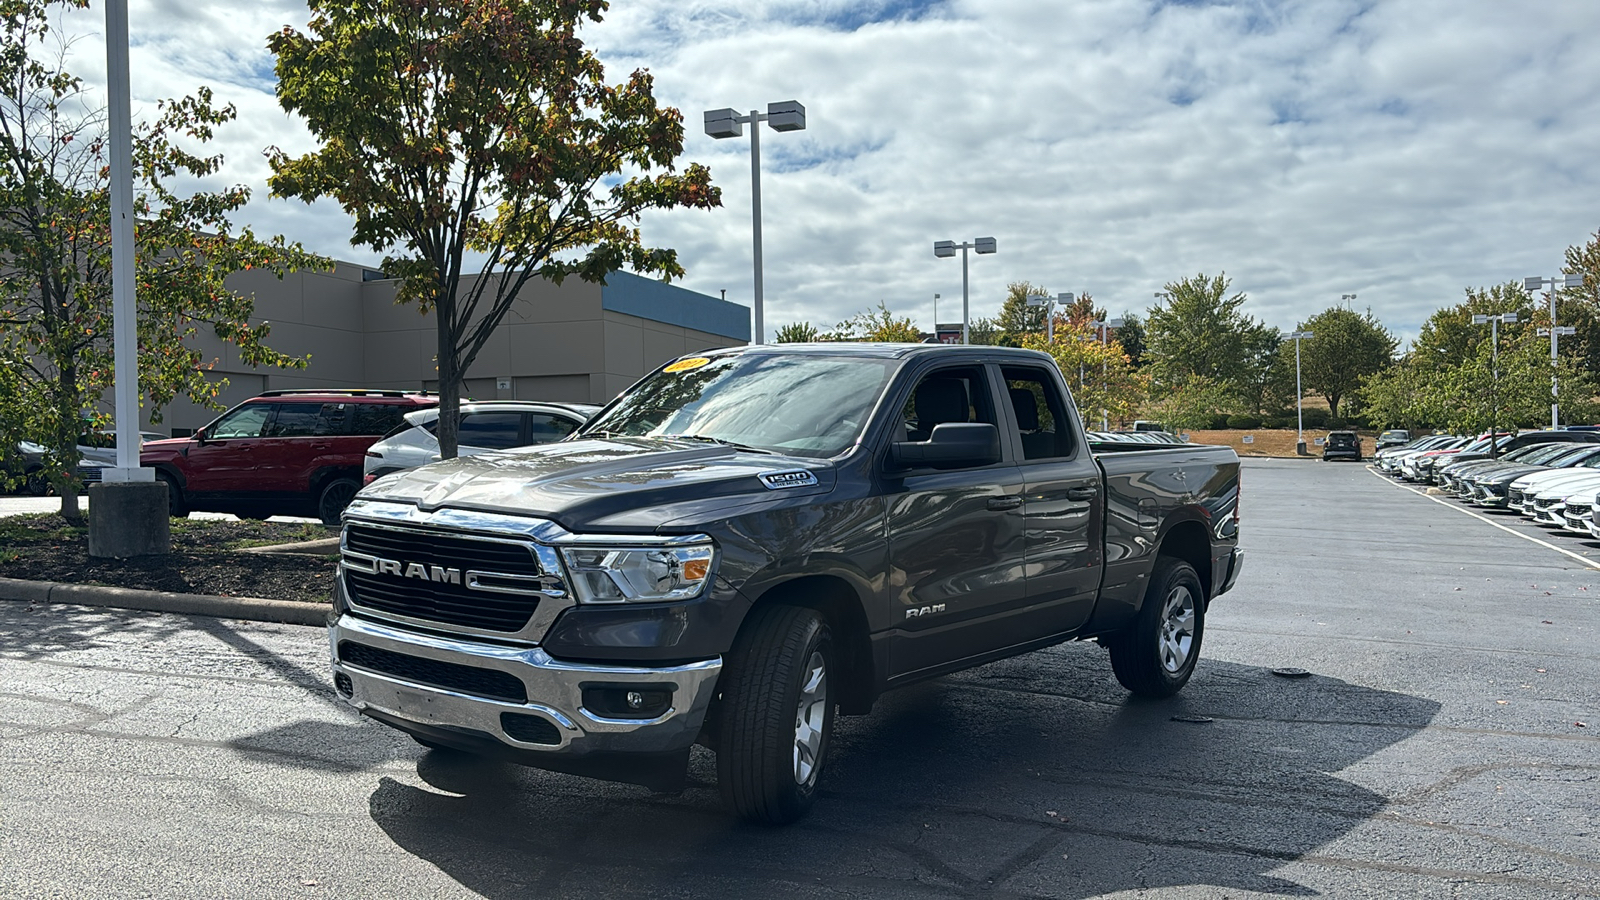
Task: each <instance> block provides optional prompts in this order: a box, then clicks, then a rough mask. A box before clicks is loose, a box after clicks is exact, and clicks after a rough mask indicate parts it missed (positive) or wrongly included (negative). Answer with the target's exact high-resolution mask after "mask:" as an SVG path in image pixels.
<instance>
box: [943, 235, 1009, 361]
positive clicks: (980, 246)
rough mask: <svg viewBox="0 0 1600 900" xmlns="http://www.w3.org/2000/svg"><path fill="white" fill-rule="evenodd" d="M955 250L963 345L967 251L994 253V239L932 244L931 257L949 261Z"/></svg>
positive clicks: (964, 339) (984, 238)
mask: <svg viewBox="0 0 1600 900" xmlns="http://www.w3.org/2000/svg"><path fill="white" fill-rule="evenodd" d="M957 250H960V251H961V343H963V344H965V343H967V338H968V334H967V331H968V321H969V318H968V315H967V251H968V250H976V251H978V252H979V253H993V252H994V251H995V242H994V238H992V237H981V238H973V239H972V241H971V242H970V243H969V242H967V241H962V242H961V243H959V244H958V243H956V242H955V241H934V242H933V255H934V256H937V257H939V258H940V259H949V258H950V257H952V256H955V255H956V251H957Z"/></svg>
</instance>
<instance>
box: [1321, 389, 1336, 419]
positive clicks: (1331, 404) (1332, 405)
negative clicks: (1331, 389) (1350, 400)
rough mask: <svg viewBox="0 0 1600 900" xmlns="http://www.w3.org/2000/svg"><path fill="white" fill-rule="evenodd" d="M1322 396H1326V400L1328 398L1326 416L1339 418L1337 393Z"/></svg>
mask: <svg viewBox="0 0 1600 900" xmlns="http://www.w3.org/2000/svg"><path fill="white" fill-rule="evenodd" d="M1324 396H1326V397H1327V400H1328V418H1330V419H1337V418H1339V395H1338V394H1326V395H1324Z"/></svg>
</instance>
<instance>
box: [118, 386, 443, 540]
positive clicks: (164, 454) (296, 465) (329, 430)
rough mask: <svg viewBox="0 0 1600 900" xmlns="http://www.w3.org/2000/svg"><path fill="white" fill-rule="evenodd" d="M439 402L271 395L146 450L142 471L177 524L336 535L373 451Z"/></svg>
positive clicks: (365, 394) (388, 396)
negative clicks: (223, 518) (218, 517)
mask: <svg viewBox="0 0 1600 900" xmlns="http://www.w3.org/2000/svg"><path fill="white" fill-rule="evenodd" d="M438 402H439V398H438V397H435V396H431V395H424V394H415V393H407V392H405V391H367V390H347V391H341V390H314V391H267V392H266V393H264V394H262V395H261V396H259V397H256V398H255V399H253V400H248V401H246V402H244V403H242V404H240V405H238V406H236V407H234V408H233V409H230V410H228V411H227V412H225V413H223V414H222V415H220V416H218V417H217V419H216V421H214V422H212V423H211V424H209V425H207V426H205V427H204V428H201V429H199V430H197V431H196V432H195V433H194V435H193V436H192V437H187V438H174V439H172V440H167V441H152V442H150V443H147V444H145V445H144V450H143V452H141V453H140V454H139V462H140V464H141V465H145V466H150V467H152V468H154V469H155V470H156V478H157V479H158V480H160V481H161V482H163V483H165V484H166V486H167V490H168V491H169V493H170V496H171V503H172V514H173V515H175V516H183V515H188V514H189V513H190V512H192V511H197V510H206V511H210V512H228V513H234V514H235V515H238V516H241V517H244V518H250V519H264V518H266V517H267V516H274V515H290V516H316V517H318V518H320V519H322V521H323V523H324V524H327V525H337V524H339V514H340V513H341V512H343V511H344V508H345V505H346V504H348V503H349V502H350V498H352V497H354V496H355V495H356V491H359V490H360V489H361V464H362V462H363V460H364V459H365V457H366V453H367V448H368V447H371V446H372V445H373V444H374V443H375V442H377V441H378V439H379V438H381V437H383V436H384V435H385V434H387V433H388V432H389V431H391V430H393V429H394V427H395V426H397V425H399V424H401V422H402V421H403V420H404V417H405V414H406V413H408V412H411V411H412V410H415V409H423V408H426V407H429V406H434V405H436V404H437V403H438Z"/></svg>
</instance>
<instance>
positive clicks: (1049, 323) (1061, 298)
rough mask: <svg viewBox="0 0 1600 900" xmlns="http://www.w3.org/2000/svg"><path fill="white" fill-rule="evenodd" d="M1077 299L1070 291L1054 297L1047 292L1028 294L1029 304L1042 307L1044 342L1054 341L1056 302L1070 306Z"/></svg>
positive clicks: (1052, 342) (1051, 342)
mask: <svg viewBox="0 0 1600 900" xmlns="http://www.w3.org/2000/svg"><path fill="white" fill-rule="evenodd" d="M1077 299H1078V298H1077V296H1076V295H1074V294H1073V293H1071V292H1070V291H1069V292H1067V293H1064V294H1057V295H1055V296H1054V297H1051V296H1049V295H1047V294H1029V295H1028V305H1029V306H1042V307H1044V333H1045V340H1044V342H1045V343H1046V344H1054V343H1055V342H1056V304H1057V303H1060V304H1061V305H1062V306H1071V305H1072V303H1073V301H1075V300H1077Z"/></svg>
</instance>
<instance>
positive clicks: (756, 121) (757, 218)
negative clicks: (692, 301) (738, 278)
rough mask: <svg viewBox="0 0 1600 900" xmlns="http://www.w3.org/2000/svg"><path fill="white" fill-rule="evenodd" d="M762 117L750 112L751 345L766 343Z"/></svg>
mask: <svg viewBox="0 0 1600 900" xmlns="http://www.w3.org/2000/svg"><path fill="white" fill-rule="evenodd" d="M763 118H764V116H762V115H761V111H760V110H756V109H752V110H750V218H751V221H752V222H753V223H754V230H753V233H754V235H755V263H756V294H755V301H756V302H755V307H754V308H753V309H752V310H751V312H753V313H754V314H755V326H756V327H755V332H756V333H755V335H754V338H755V339H754V340H753V341H752V342H751V343H755V344H764V343H766V342H767V326H766V320H765V318H764V317H763V316H762V314H761V313H762V309H761V305H762V297H763V291H762V285H761V120H762V119H763Z"/></svg>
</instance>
